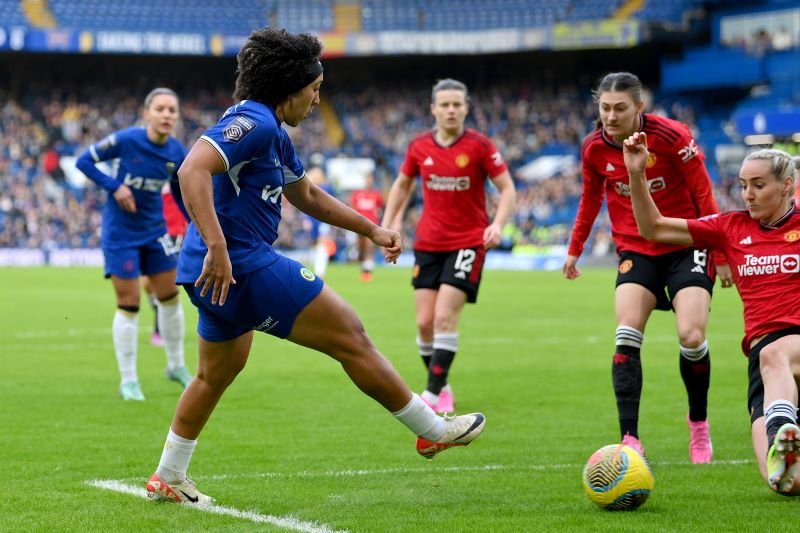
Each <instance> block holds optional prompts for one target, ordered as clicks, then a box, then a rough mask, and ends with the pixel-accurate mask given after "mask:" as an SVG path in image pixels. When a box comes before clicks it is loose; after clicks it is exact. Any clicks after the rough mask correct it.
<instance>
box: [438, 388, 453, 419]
mask: <svg viewBox="0 0 800 533" xmlns="http://www.w3.org/2000/svg"><path fill="white" fill-rule="evenodd" d="M433 410H434V411H436V412H437V413H439V414H444V413H454V412H455V410H456V397H455V396H454V395H453V390H452V389H451V388H450V387H449V386H447V387H445V388H443V389H442V391H441V392H440V393H439V402H438V403H437V404H436V407H435V408H434V409H433Z"/></svg>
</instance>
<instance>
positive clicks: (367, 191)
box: [350, 174, 383, 282]
mask: <svg viewBox="0 0 800 533" xmlns="http://www.w3.org/2000/svg"><path fill="white" fill-rule="evenodd" d="M350 207H352V208H353V209H355V210H356V212H358V213H360V214H362V215H364V216H365V217H367V219H369V220H370V221H371V222H373V223H375V224H380V212H381V211H382V210H383V195H382V194H381V191H379V190H378V189H376V188H375V179H374V178H373V177H372V174H367V175H366V177H365V178H364V187H363V188H362V189H358V190H355V191H353V194H352V195H351V196H350ZM358 260H359V261H360V262H361V281H365V282H370V281H372V269H373V268H375V245H374V244H373V243H372V241H371V240H369V239H368V238H366V237H364V236H363V235H359V236H358Z"/></svg>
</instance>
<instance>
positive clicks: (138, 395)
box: [119, 381, 144, 402]
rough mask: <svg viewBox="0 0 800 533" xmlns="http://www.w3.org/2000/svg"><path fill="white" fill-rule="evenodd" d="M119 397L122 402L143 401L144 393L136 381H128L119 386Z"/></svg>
mask: <svg viewBox="0 0 800 533" xmlns="http://www.w3.org/2000/svg"><path fill="white" fill-rule="evenodd" d="M119 395H120V396H122V399H123V400H136V401H138V402H143V401H144V393H143V392H142V387H141V386H139V382H138V381H128V382H126V383H123V384H122V385H120V386H119Z"/></svg>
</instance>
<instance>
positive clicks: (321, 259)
mask: <svg viewBox="0 0 800 533" xmlns="http://www.w3.org/2000/svg"><path fill="white" fill-rule="evenodd" d="M328 261H330V257H329V256H328V247H327V246H326V245H325V242H324V241H320V242H319V243H317V245H316V246H315V247H314V274H316V275H317V276H319V277H324V276H325V271H326V270H327V269H328Z"/></svg>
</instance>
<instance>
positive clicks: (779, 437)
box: [767, 424, 800, 492]
mask: <svg viewBox="0 0 800 533" xmlns="http://www.w3.org/2000/svg"><path fill="white" fill-rule="evenodd" d="M798 455H800V428H798V427H797V426H796V425H795V424H784V425H782V426H781V428H780V429H779V430H778V433H777V434H776V435H775V442H773V443H772V446H771V447H770V449H769V452H768V453H767V474H768V479H769V485H770V487H772V490H774V491H776V492H788V491H789V490H791V488H792V486H793V485H794V477H795V475H796V474H797V468H798V467H797V465H798V463H797V459H798Z"/></svg>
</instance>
